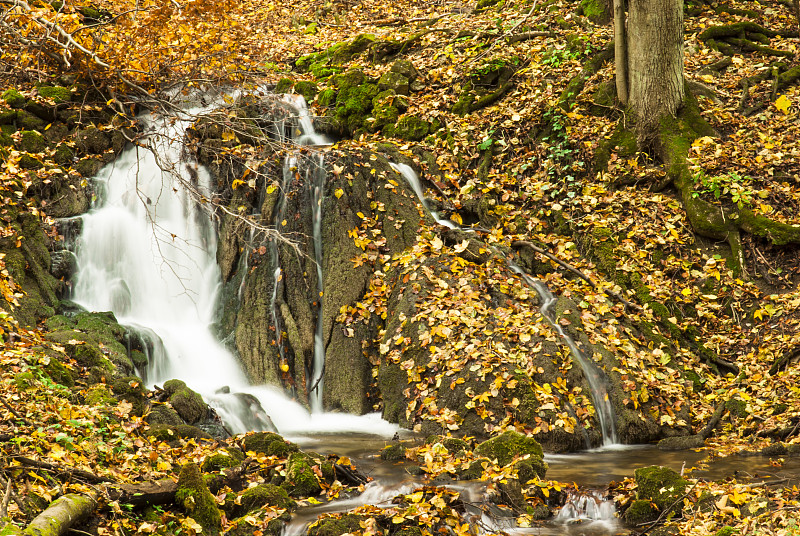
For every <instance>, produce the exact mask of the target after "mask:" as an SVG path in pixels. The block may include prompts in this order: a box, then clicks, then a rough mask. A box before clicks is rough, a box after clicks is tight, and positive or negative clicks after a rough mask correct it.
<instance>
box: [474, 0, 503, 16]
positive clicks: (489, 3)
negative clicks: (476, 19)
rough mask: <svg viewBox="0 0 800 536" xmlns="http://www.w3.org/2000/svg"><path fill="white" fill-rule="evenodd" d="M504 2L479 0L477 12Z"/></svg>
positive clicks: (476, 7) (500, 0) (476, 6)
mask: <svg viewBox="0 0 800 536" xmlns="http://www.w3.org/2000/svg"><path fill="white" fill-rule="evenodd" d="M503 3H504V2H503V0H478V3H477V4H476V5H475V12H476V13H477V12H480V11H486V10H487V9H489V8H490V7H492V6H496V5H498V4H500V5H503Z"/></svg>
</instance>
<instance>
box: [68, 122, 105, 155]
mask: <svg viewBox="0 0 800 536" xmlns="http://www.w3.org/2000/svg"><path fill="white" fill-rule="evenodd" d="M74 138H75V148H76V149H77V150H78V152H79V153H81V154H103V153H104V152H105V151H107V150H108V149H111V145H112V141H111V138H110V137H109V136H108V135H107V134H106V133H105V132H103V131H102V130H100V129H98V128H96V127H89V128H84V129H81V130H78V131H77V132H75V134H74Z"/></svg>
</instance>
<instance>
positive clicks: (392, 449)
mask: <svg viewBox="0 0 800 536" xmlns="http://www.w3.org/2000/svg"><path fill="white" fill-rule="evenodd" d="M405 457H406V447H405V446H404V445H402V444H400V443H398V444H396V445H389V446H387V447H383V449H381V460H387V461H392V462H393V461H397V460H404V459H405Z"/></svg>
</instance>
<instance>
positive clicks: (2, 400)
mask: <svg viewBox="0 0 800 536" xmlns="http://www.w3.org/2000/svg"><path fill="white" fill-rule="evenodd" d="M0 402H2V404H3V406H5V408H6V409H7V410H8V411H10V412H11V414H12V415H14V417H16V419H17V420H18V421H21V422H22V424H24V425H26V426H28V425H29V424H30V423H29V422H28V421H26V420H25V419H24V418H23V417H22V416H21V415H20V414H19V413H17V411H16V410H15V409H14V408H12V407H11V406H10V405H9V404H8V402H6V399H5V398H0Z"/></svg>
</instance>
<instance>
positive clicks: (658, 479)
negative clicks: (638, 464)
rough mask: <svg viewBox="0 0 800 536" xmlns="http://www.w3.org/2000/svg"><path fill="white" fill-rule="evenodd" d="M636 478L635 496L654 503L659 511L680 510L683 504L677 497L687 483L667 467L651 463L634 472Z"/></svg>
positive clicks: (682, 492)
mask: <svg viewBox="0 0 800 536" xmlns="http://www.w3.org/2000/svg"><path fill="white" fill-rule="evenodd" d="M634 475H635V479H636V498H637V499H640V500H645V501H649V502H652V503H653V504H655V506H656V508H658V510H659V512H663V511H664V510H666V509H668V508H675V510H676V511H677V512H680V511H681V510H682V508H683V504H682V503H681V502H680V501H679V499H680V498H681V497H682V496H683V494H684V493H685V492H686V487H687V486H688V485H689V483H688V482H687V481H686V480H684V479H683V478H681V476H680V475H679V474H678V473H676V472H675V471H673V470H672V469H670V468H668V467H660V466H657V465H652V466H650V467H642V468H639V469H637V470H636V471H635V472H634Z"/></svg>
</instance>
